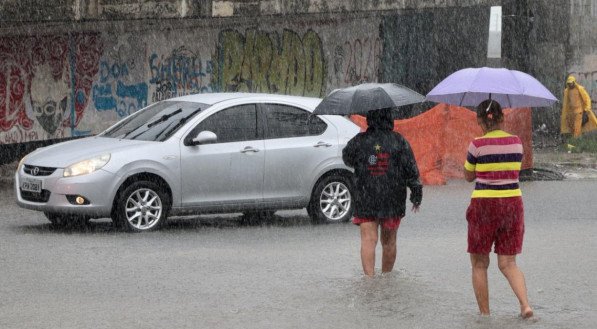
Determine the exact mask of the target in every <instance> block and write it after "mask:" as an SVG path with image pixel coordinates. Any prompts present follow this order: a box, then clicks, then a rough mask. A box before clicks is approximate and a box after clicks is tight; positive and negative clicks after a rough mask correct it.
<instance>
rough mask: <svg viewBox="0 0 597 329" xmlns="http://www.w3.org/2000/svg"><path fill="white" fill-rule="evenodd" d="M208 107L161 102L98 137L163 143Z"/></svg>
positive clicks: (179, 102)
mask: <svg viewBox="0 0 597 329" xmlns="http://www.w3.org/2000/svg"><path fill="white" fill-rule="evenodd" d="M208 106H209V105H207V104H202V103H193V102H181V101H161V102H157V103H155V104H152V105H150V106H148V107H146V108H144V109H143V110H141V111H139V112H137V113H135V114H132V115H130V116H129V117H127V118H125V119H122V121H120V122H119V123H118V124H116V125H115V126H114V127H112V128H110V129H108V130H106V131H104V132H103V133H102V134H101V135H100V136H102V137H109V138H119V139H136V140H144V141H160V142H161V141H165V140H166V139H168V137H170V136H172V135H173V134H174V133H175V132H176V131H178V129H180V127H182V126H183V125H184V123H185V122H187V120H188V119H190V118H192V117H193V116H195V115H196V114H197V113H199V112H201V110H203V109H205V108H207V107H208Z"/></svg>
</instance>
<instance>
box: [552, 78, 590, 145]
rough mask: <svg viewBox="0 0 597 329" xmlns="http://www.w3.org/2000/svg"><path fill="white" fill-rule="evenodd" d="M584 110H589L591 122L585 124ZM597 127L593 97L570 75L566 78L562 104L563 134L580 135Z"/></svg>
mask: <svg viewBox="0 0 597 329" xmlns="http://www.w3.org/2000/svg"><path fill="white" fill-rule="evenodd" d="M583 112H587V115H588V117H589V122H587V124H585V125H584V126H583V122H582V121H583V120H582V118H583ZM594 129H597V117H595V113H593V111H592V110H591V97H590V96H589V94H588V93H587V91H586V90H585V88H584V87H583V86H581V85H580V84H578V83H577V82H576V79H575V78H574V77H573V76H572V75H570V76H568V79H566V88H565V89H564V100H563V106H562V118H561V127H560V131H561V134H572V136H574V137H575V138H576V137H580V135H581V134H582V133H583V132H587V131H590V130H594Z"/></svg>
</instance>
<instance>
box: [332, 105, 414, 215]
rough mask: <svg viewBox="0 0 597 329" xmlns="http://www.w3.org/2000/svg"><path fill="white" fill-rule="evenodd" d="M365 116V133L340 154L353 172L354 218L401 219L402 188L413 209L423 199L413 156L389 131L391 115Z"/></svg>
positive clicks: (383, 113)
mask: <svg viewBox="0 0 597 329" xmlns="http://www.w3.org/2000/svg"><path fill="white" fill-rule="evenodd" d="M369 113H370V114H368V115H367V124H368V126H369V128H368V129H367V131H366V132H362V133H359V134H358V135H356V136H355V137H353V138H352V139H351V140H350V141H348V143H347V145H346V147H345V148H344V150H343V151H342V159H343V160H344V163H345V164H346V165H347V166H349V167H352V168H354V170H355V176H354V177H355V180H354V187H355V188H354V191H355V195H354V200H355V216H356V217H364V218H388V217H404V215H405V208H406V194H407V192H406V187H408V188H409V189H410V192H411V193H410V201H411V202H412V203H413V204H414V205H420V204H421V201H422V199H423V186H422V185H421V182H420V179H419V170H418V168H417V163H416V161H415V157H414V154H413V152H412V149H411V147H410V144H409V143H408V141H407V140H406V139H405V138H404V137H402V135H400V134H399V133H397V132H394V131H393V130H392V129H393V126H394V121H393V119H392V117H391V112H389V111H388V112H384V111H383V110H382V111H372V112H369Z"/></svg>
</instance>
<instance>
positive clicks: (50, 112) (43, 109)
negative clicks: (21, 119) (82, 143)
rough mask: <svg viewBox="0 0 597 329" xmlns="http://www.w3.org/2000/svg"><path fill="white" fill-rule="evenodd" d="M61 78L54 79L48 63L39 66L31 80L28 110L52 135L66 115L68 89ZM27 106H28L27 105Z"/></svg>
mask: <svg viewBox="0 0 597 329" xmlns="http://www.w3.org/2000/svg"><path fill="white" fill-rule="evenodd" d="M65 76H66V72H65V74H64V75H63V77H62V78H60V79H58V80H56V79H54V76H53V74H52V71H51V68H50V66H48V65H42V66H39V67H38V68H37V69H36V70H35V76H34V77H33V79H32V80H31V95H30V97H31V100H30V101H31V103H30V105H29V106H30V111H32V114H33V117H34V118H35V119H36V120H37V121H38V122H39V124H40V125H41V127H42V128H43V129H44V130H45V131H46V132H48V133H49V134H50V135H54V134H55V133H56V131H57V130H58V128H60V127H61V126H62V122H63V121H64V119H65V118H66V117H67V114H68V112H67V109H68V104H69V97H68V95H69V93H70V89H69V87H68V84H67V83H66V82H65V81H64V79H65ZM29 106H28V107H29Z"/></svg>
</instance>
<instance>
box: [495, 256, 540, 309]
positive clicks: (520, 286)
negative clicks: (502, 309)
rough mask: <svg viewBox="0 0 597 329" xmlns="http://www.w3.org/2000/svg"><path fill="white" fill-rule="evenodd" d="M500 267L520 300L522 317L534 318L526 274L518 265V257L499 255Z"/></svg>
mask: <svg viewBox="0 0 597 329" xmlns="http://www.w3.org/2000/svg"><path fill="white" fill-rule="evenodd" d="M498 267H499V268H500V271H502V273H503V274H504V276H505V277H506V279H508V282H509V283H510V287H512V290H513V291H514V294H515V295H516V297H517V298H518V302H519V303H520V315H521V316H522V317H523V318H525V319H526V318H530V317H532V316H533V309H532V308H531V306H530V305H529V300H528V297H527V287H526V283H525V280H524V274H523V273H522V271H521V270H520V269H519V268H518V265H516V255H498Z"/></svg>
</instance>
